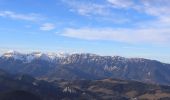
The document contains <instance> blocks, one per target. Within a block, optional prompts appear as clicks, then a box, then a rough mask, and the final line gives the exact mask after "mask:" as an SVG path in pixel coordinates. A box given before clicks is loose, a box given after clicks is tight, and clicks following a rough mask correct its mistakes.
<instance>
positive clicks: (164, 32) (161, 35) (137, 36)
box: [62, 28, 170, 44]
mask: <svg viewBox="0 0 170 100" xmlns="http://www.w3.org/2000/svg"><path fill="white" fill-rule="evenodd" d="M62 36H67V37H73V38H79V39H86V40H111V41H117V42H125V43H149V44H167V43H170V29H154V28H148V29H125V28H122V29H113V28H95V29H94V28H80V29H73V28H67V29H65V31H64V32H63V34H62Z"/></svg>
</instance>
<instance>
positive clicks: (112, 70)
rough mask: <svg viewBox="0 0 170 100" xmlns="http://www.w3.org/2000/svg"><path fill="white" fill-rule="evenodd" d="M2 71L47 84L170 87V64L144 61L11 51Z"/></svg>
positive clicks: (2, 59) (1, 59)
mask: <svg viewBox="0 0 170 100" xmlns="http://www.w3.org/2000/svg"><path fill="white" fill-rule="evenodd" d="M0 69H3V70H5V71H8V72H10V73H12V74H17V73H21V74H28V75H31V76H33V77H35V78H36V79H42V80H47V81H54V80H58V79H64V80H79V79H86V80H99V79H106V78H116V79H123V80H135V81H140V82H146V83H154V84H162V85H170V77H169V76H170V64H166V63H161V62H159V61H156V60H149V59H144V58H125V57H120V56H100V55H96V54H90V53H75V54H64V53H41V52H33V53H29V54H23V53H19V52H16V51H12V52H7V53H4V54H3V55H2V56H1V57H0Z"/></svg>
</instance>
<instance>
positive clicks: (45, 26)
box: [40, 23, 55, 31]
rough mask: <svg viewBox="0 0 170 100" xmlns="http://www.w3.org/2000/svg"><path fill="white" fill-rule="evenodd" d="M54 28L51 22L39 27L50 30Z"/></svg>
mask: <svg viewBox="0 0 170 100" xmlns="http://www.w3.org/2000/svg"><path fill="white" fill-rule="evenodd" d="M53 29H55V25H54V24H52V23H44V24H43V25H42V26H41V27H40V30H42V31H50V30H53Z"/></svg>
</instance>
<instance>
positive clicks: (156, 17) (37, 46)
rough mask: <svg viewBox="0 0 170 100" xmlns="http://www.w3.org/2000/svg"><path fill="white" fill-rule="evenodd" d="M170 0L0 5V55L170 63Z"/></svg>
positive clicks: (25, 0) (6, 1)
mask: <svg viewBox="0 0 170 100" xmlns="http://www.w3.org/2000/svg"><path fill="white" fill-rule="evenodd" d="M169 9H170V1H169V0H0V52H1V53H3V52H5V51H7V50H16V51H21V52H31V51H42V52H68V53H77V52H78V53H95V54H100V55H110V56H114V55H119V56H124V57H140V58H149V59H154V60H159V61H162V62H168V63H170V10H169Z"/></svg>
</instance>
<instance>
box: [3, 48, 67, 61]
mask: <svg viewBox="0 0 170 100" xmlns="http://www.w3.org/2000/svg"><path fill="white" fill-rule="evenodd" d="M68 55H69V54H66V53H42V52H32V53H28V54H26V53H25V54H24V53H19V52H17V51H14V50H10V51H7V52H6V53H4V54H3V55H2V57H3V58H14V59H15V60H23V61H25V62H31V61H32V60H34V59H41V60H46V61H52V60H54V59H57V58H63V57H67V56H68Z"/></svg>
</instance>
